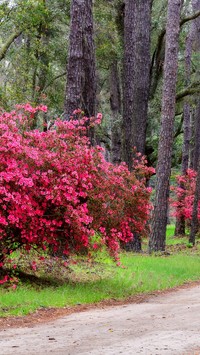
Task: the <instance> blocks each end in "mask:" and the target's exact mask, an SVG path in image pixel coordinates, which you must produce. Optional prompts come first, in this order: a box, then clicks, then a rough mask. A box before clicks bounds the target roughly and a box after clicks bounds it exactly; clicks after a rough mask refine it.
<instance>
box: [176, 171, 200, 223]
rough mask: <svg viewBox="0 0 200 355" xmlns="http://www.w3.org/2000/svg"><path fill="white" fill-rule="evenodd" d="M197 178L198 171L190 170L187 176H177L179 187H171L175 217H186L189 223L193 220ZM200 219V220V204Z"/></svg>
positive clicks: (199, 212)
mask: <svg viewBox="0 0 200 355" xmlns="http://www.w3.org/2000/svg"><path fill="white" fill-rule="evenodd" d="M196 176H197V173H196V171H194V170H192V169H188V170H187V173H186V175H178V176H177V186H172V187H171V190H172V191H173V192H174V197H173V198H172V199H171V206H172V207H173V208H174V213H173V215H174V216H175V217H184V219H185V220H186V221H187V222H189V221H190V220H191V218H192V209H193V202H194V192H195V186H196ZM198 218H199V219H200V203H199V209H198Z"/></svg>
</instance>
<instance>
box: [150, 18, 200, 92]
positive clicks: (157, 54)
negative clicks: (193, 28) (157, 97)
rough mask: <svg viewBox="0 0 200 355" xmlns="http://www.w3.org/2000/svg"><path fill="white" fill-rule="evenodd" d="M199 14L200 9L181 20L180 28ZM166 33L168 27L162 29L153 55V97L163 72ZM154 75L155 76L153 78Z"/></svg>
mask: <svg viewBox="0 0 200 355" xmlns="http://www.w3.org/2000/svg"><path fill="white" fill-rule="evenodd" d="M199 16H200V11H197V12H195V13H194V14H193V15H190V16H188V17H185V18H183V19H182V20H181V21H180V28H181V27H182V26H183V25H184V24H185V23H187V22H189V21H192V20H195V19H196V18H197V17H199ZM165 34H166V28H163V30H162V31H161V33H160V34H159V36H158V40H157V44H156V48H155V51H154V53H153V57H152V60H151V81H152V83H151V97H153V96H154V94H155V91H156V88H157V84H158V81H159V78H160V75H161V74H162V68H163V61H164V53H162V48H163V43H164V37H165ZM153 72H154V74H153ZM153 75H154V78H153ZM153 79H154V82H153Z"/></svg>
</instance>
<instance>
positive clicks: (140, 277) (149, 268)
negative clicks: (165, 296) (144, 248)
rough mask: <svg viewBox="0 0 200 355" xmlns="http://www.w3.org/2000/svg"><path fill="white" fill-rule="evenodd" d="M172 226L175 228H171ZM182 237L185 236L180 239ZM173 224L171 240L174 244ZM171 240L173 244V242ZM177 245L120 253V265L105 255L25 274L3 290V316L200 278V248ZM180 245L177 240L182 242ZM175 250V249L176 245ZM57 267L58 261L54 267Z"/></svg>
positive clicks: (0, 298)
mask: <svg viewBox="0 0 200 355" xmlns="http://www.w3.org/2000/svg"><path fill="white" fill-rule="evenodd" d="M173 228H174V227H173ZM177 239H178V240H179V242H180V239H181V238H177ZM173 240H175V238H174V237H173V233H172V227H170V228H169V229H168V236H167V241H168V244H169V245H170V246H171V248H174V245H175V244H173V243H172V241H173ZM170 242H171V244H170ZM182 245H183V246H184V248H183V250H179V251H178V252H177V250H176V249H175V252H173V253H172V254H171V255H169V256H164V255H163V256H156V255H154V256H149V255H147V254H141V255H134V254H131V253H122V255H121V263H122V265H123V268H122V267H116V266H115V264H114V263H113V262H111V261H110V260H109V259H108V258H107V257H106V255H104V259H103V260H101V261H98V260H97V261H96V262H93V263H88V262H85V261H83V260H82V261H80V263H78V264H72V265H70V266H69V268H65V272H63V274H62V275H61V278H58V276H59V275H58V269H55V272H54V273H53V274H52V275H51V274H50V275H49V276H48V277H46V275H43V276H41V277H40V278H37V277H36V275H35V276H33V277H30V278H29V277H27V278H22V279H21V282H20V283H19V285H18V287H17V289H16V290H13V289H11V288H10V289H5V288H2V289H1V290H0V316H1V317H6V316H10V315H16V316H22V315H26V314H28V313H30V312H34V311H35V310H37V309H39V308H43V307H66V306H72V305H77V304H88V303H95V302H99V301H102V300H106V299H126V298H128V297H130V296H133V295H136V294H139V293H148V292H152V291H155V290H164V289H167V288H172V287H174V286H178V285H181V284H183V283H185V282H188V281H196V280H200V257H199V256H200V250H199V247H196V248H195V249H192V250H191V249H189V248H187V245H186V242H185V240H184V239H183V241H182ZM178 246H179V244H178ZM172 250H173V249H172ZM55 268H56V266H55Z"/></svg>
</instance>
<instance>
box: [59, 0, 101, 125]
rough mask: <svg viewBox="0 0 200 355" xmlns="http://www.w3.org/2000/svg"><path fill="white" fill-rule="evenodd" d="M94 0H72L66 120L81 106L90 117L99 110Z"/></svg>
mask: <svg viewBox="0 0 200 355" xmlns="http://www.w3.org/2000/svg"><path fill="white" fill-rule="evenodd" d="M93 32H94V29H93V16H92V0H72V2H71V24H70V38H69V42H70V45H69V58H68V68H67V87H66V99H65V113H64V117H65V119H70V116H71V115H72V114H73V111H74V110H75V109H77V108H80V109H82V110H83V111H84V113H85V115H86V116H89V117H91V116H94V115H95V111H96V73H95V50H94V38H93Z"/></svg>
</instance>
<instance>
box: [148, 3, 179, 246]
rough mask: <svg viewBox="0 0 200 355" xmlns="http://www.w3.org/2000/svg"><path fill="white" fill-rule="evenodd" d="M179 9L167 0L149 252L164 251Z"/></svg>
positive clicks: (177, 4) (176, 66)
mask: <svg viewBox="0 0 200 355" xmlns="http://www.w3.org/2000/svg"><path fill="white" fill-rule="evenodd" d="M181 6H182V1H181V0H169V1H168V14H167V31H166V48H165V64H164V84H163V94H162V121H161V122H162V123H161V131H160V139H159V147H158V163H157V169H156V196H155V202H154V211H153V217H152V231H151V235H150V241H149V251H150V252H151V251H164V250H165V240H166V226H167V209H168V195H169V179H170V172H171V156H172V145H173V128H174V116H175V97H176V77H177V68H178V39H179V30H180V24H179V21H180V13H181Z"/></svg>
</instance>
